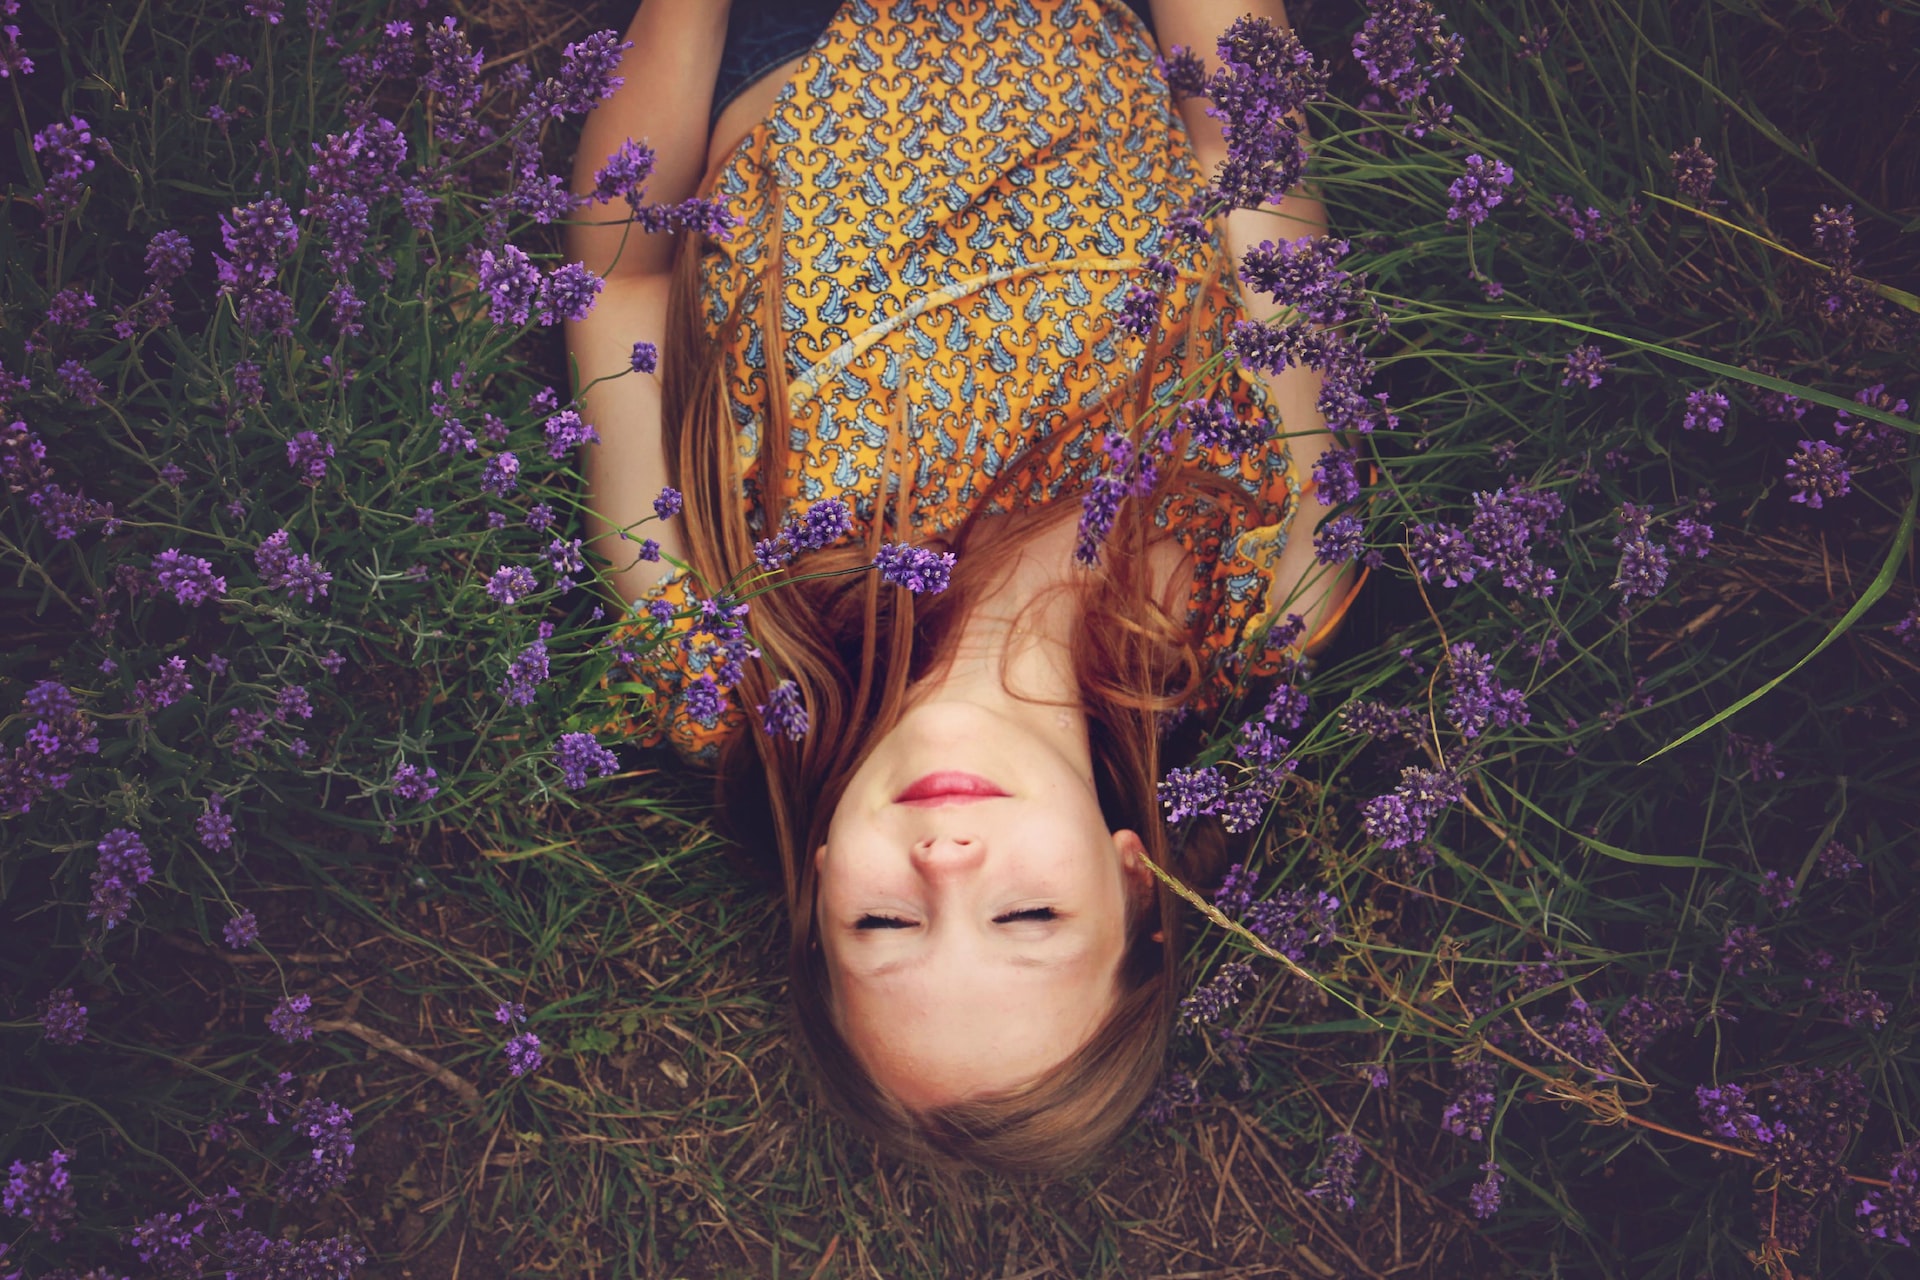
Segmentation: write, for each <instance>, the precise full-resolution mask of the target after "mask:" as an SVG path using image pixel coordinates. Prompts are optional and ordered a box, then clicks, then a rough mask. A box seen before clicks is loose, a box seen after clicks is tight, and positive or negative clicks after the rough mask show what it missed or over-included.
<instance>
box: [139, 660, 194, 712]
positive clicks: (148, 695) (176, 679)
mask: <svg viewBox="0 0 1920 1280" xmlns="http://www.w3.org/2000/svg"><path fill="white" fill-rule="evenodd" d="M192 692H193V681H192V680H191V679H189V678H188V676H187V660H186V659H185V658H183V657H181V656H180V655H179V654H175V655H174V656H173V657H171V658H168V659H167V660H166V661H165V662H163V663H161V664H160V673H159V674H158V675H156V676H154V677H153V679H151V680H136V681H134V684H133V705H134V708H135V710H138V711H143V712H144V711H157V710H159V709H160V708H162V707H170V706H172V705H173V704H174V703H176V702H178V701H180V699H181V698H184V697H185V696H186V695H188V694H189V693H192Z"/></svg>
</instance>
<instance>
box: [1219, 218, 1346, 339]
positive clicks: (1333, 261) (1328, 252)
mask: <svg viewBox="0 0 1920 1280" xmlns="http://www.w3.org/2000/svg"><path fill="white" fill-rule="evenodd" d="M1348 247H1349V246H1348V243H1347V241H1345V240H1336V239H1334V238H1333V237H1332V236H1301V237H1300V238H1298V239H1296V240H1282V241H1280V242H1278V243H1277V244H1276V243H1275V242H1274V241H1272V240H1266V241H1262V242H1261V243H1260V244H1257V245H1254V246H1253V247H1252V248H1250V249H1248V250H1247V251H1246V254H1245V255H1244V257H1243V259H1242V261H1241V263H1240V278H1241V279H1242V280H1243V281H1245V282H1246V283H1247V285H1248V286H1249V287H1250V288H1252V289H1254V290H1256V291H1257V292H1260V293H1264V294H1266V295H1268V296H1269V297H1271V298H1272V299H1273V300H1274V301H1275V302H1277V303H1279V304H1280V305H1281V306H1283V307H1294V308H1297V309H1298V310H1299V312H1300V314H1301V315H1303V316H1305V317H1306V318H1307V319H1308V320H1311V321H1313V322H1314V323H1315V324H1327V325H1331V324H1339V323H1340V322H1341V321H1343V320H1346V319H1349V318H1351V317H1352V316H1354V315H1357V314H1359V313H1360V312H1361V310H1362V309H1363V308H1364V305H1365V302H1366V297H1365V291H1364V288H1363V287H1362V283H1361V282H1360V281H1358V280H1356V279H1355V278H1354V277H1353V276H1352V275H1351V274H1350V273H1349V272H1347V271H1344V270H1342V269H1341V267H1340V259H1341V258H1342V257H1344V256H1345V255H1346V252H1347V249H1348Z"/></svg>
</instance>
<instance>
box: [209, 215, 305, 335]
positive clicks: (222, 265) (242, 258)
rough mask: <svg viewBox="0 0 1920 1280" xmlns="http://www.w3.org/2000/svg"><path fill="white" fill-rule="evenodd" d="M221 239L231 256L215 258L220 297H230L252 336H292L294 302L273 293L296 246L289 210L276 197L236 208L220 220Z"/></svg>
mask: <svg viewBox="0 0 1920 1280" xmlns="http://www.w3.org/2000/svg"><path fill="white" fill-rule="evenodd" d="M220 240H221V244H222V245H223V246H224V247H225V248H226V251H227V253H228V254H229V255H231V256H228V257H223V256H222V255H220V254H217V253H216V254H214V255H213V261H214V265H215V267H216V269H217V273H218V276H219V280H220V289H219V296H220V297H223V298H232V299H233V300H234V304H235V306H236V308H237V309H238V311H239V315H240V324H241V326H242V327H243V328H245V329H246V330H247V331H248V332H250V333H256V334H267V333H271V334H272V335H274V336H276V337H287V336H290V335H291V334H292V332H293V302H292V300H291V299H290V298H288V297H287V296H286V295H285V294H284V293H281V292H280V291H279V290H278V289H276V288H274V287H273V286H274V282H275V281H276V280H277V279H278V278H279V275H280V263H281V260H282V259H284V258H286V257H287V256H288V255H289V254H291V253H292V252H293V250H294V247H295V246H296V245H298V244H299V242H300V229H299V227H298V226H296V225H295V224H294V220H293V211H292V210H291V209H289V208H288V207H287V202H286V201H284V200H282V199H281V198H280V197H279V196H269V197H267V198H266V199H265V200H256V201H254V202H253V203H252V204H247V205H237V206H235V207H234V208H233V209H232V210H231V216H229V214H224V213H223V214H221V215H220Z"/></svg>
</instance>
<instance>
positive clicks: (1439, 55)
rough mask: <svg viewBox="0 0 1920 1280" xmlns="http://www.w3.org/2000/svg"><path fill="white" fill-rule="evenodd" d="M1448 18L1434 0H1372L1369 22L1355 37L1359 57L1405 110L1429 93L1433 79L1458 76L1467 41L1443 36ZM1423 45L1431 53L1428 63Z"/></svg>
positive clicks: (1377, 83) (1372, 77)
mask: <svg viewBox="0 0 1920 1280" xmlns="http://www.w3.org/2000/svg"><path fill="white" fill-rule="evenodd" d="M1444 21H1446V15H1445V14H1439V13H1435V12H1434V10H1433V5H1432V4H1431V3H1428V0H1369V2H1368V4H1367V20H1366V21H1365V22H1364V23H1362V24H1361V26H1360V30H1359V31H1357V32H1355V33H1354V37H1353V57H1354V60H1355V61H1356V62H1358V63H1359V64H1360V66H1361V68H1362V69H1363V70H1364V71H1365V72H1366V73H1367V82H1368V83H1369V84H1371V85H1373V86H1375V87H1376V88H1379V89H1384V90H1386V91H1387V92H1388V93H1389V94H1391V95H1392V96H1393V100H1394V101H1395V102H1396V103H1397V104H1398V105H1399V106H1400V107H1401V108H1402V109H1405V108H1406V107H1408V106H1410V105H1412V104H1413V103H1414V102H1415V101H1417V100H1418V99H1419V98H1420V96H1421V95H1422V94H1424V93H1426V92H1427V90H1428V88H1429V86H1430V82H1431V81H1433V80H1438V79H1441V78H1443V77H1446V76H1449V75H1452V74H1453V72H1454V69H1455V68H1456V67H1457V66H1459V63H1460V55H1461V53H1462V52H1464V42H1463V41H1462V40H1461V38H1460V36H1459V35H1457V34H1454V35H1446V34H1442V32H1441V30H1440V24H1441V23H1442V22H1444ZM1422 44H1424V45H1426V46H1427V49H1428V51H1429V56H1428V58H1427V59H1426V60H1424V61H1423V60H1422V58H1421V56H1420V46H1421V45H1422Z"/></svg>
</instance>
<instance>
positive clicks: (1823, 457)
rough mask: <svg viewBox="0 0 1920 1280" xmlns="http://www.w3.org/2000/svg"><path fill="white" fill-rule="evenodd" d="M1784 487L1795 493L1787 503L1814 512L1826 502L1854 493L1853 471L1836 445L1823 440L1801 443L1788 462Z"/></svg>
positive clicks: (1803, 441) (1789, 497)
mask: <svg viewBox="0 0 1920 1280" xmlns="http://www.w3.org/2000/svg"><path fill="white" fill-rule="evenodd" d="M1787 485H1788V487H1789V488H1791V489H1793V490H1795V492H1794V493H1792V494H1791V495H1789V496H1788V499H1787V500H1788V501H1789V502H1799V503H1804V504H1806V505H1807V506H1809V507H1812V508H1813V509H1815V510H1816V511H1817V510H1819V509H1820V508H1821V507H1823V506H1825V505H1826V500H1827V499H1828V498H1844V497H1846V496H1847V495H1848V494H1849V493H1851V492H1853V468H1851V467H1850V466H1848V465H1847V458H1846V454H1845V453H1843V452H1842V451H1841V449H1840V447H1839V446H1838V445H1834V444H1829V443H1828V442H1827V441H1825V440H1802V441H1801V442H1800V450H1799V452H1797V453H1795V454H1794V455H1793V456H1792V457H1791V458H1788V459H1787Z"/></svg>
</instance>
